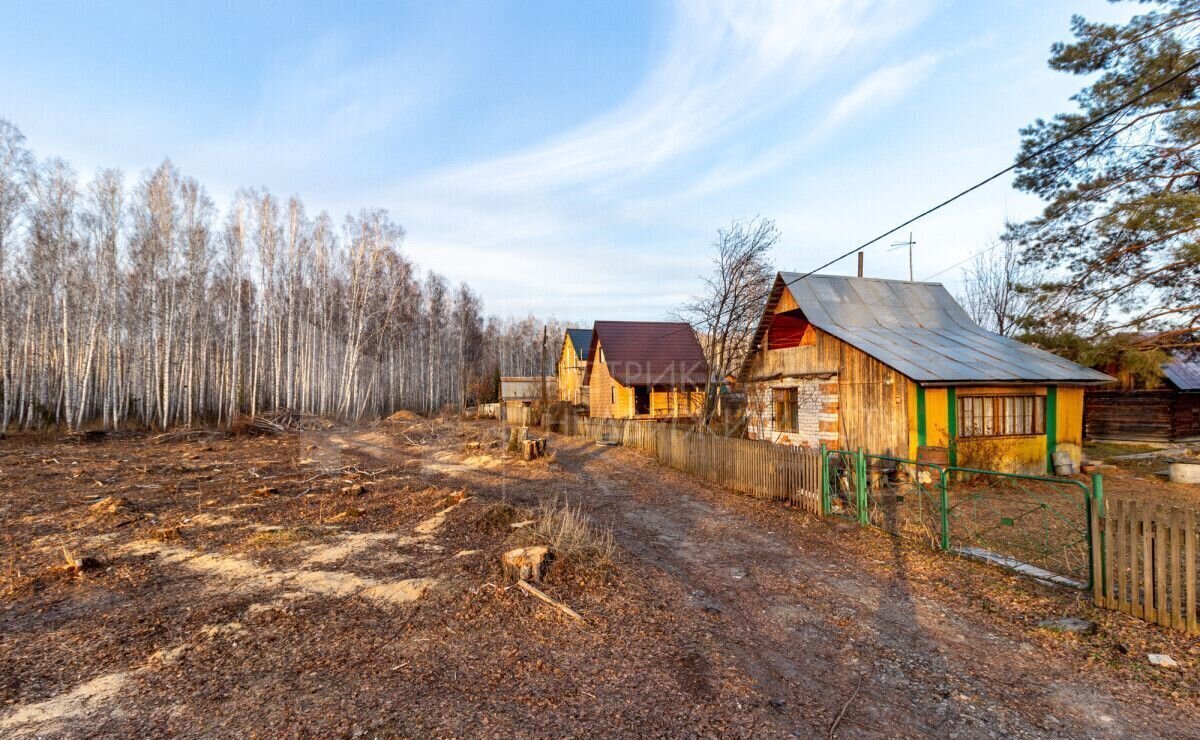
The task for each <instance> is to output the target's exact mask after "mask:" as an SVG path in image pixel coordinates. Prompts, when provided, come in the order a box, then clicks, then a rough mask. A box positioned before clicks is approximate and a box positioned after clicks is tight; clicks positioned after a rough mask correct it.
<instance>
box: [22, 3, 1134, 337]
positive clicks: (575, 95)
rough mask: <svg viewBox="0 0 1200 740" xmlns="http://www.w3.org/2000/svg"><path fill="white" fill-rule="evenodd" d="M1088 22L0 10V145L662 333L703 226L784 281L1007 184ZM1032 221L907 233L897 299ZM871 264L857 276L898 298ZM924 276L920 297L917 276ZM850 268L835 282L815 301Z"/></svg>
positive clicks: (1050, 14) (409, 6)
mask: <svg viewBox="0 0 1200 740" xmlns="http://www.w3.org/2000/svg"><path fill="white" fill-rule="evenodd" d="M1128 12H1129V9H1128V8H1126V7H1124V6H1117V7H1113V6H1110V5H1108V4H1107V3H1105V2H1102V1H1101V0H1078V1H1076V2H1066V1H1063V2H1052V1H1042V2H1038V1H1034V0H1030V1H1028V2H1025V1H1021V0H979V1H978V2H936V1H934V0H897V1H895V2H886V1H883V2H871V1H869V0H847V1H845V2H839V1H837V0H821V1H820V2H817V1H815V0H814V1H811V2H809V1H804V2H801V1H800V0H796V1H795V2H711V3H709V2H700V1H698V0H695V1H693V0H681V1H679V2H660V3H654V2H649V1H648V0H647V1H646V2H625V1H623V0H617V1H613V0H609V1H607V2H557V3H551V2H530V1H521V2H515V1H514V2H478V3H463V2H437V3H428V2H425V3H417V2H413V3H400V2H379V3H368V2H342V3H312V4H309V5H304V4H301V3H294V4H292V3H288V4H285V3H254V2H236V3H232V2H231V3H220V2H188V3H185V2H178V3H160V4H152V3H145V2H129V3H119V2H117V3H103V4H102V3H91V2H88V3H84V2H80V3H59V2H36V3H34V2H28V3H13V4H12V6H11V7H10V8H9V9H8V10H7V11H6V14H5V15H6V18H7V22H6V23H5V24H3V25H0V69H3V70H4V72H3V73H2V74H0V117H5V118H8V119H9V120H11V121H12V122H13V123H15V124H17V125H18V126H19V127H20V128H21V129H22V130H23V131H24V133H25V134H26V136H27V137H28V139H29V143H30V145H31V146H32V147H33V148H34V149H35V151H36V152H37V153H38V154H39V155H41V156H48V155H58V156H63V157H65V158H66V159H68V160H69V161H70V162H72V163H73V164H74V165H75V167H76V168H77V169H78V170H79V171H80V172H81V173H83V174H84V175H89V174H90V173H91V172H92V171H94V170H95V169H96V168H97V167H100V166H118V167H121V168H123V169H124V170H126V172H127V173H128V174H129V175H130V176H131V177H132V176H137V175H139V174H140V173H141V172H142V171H143V170H144V169H146V168H147V167H150V166H152V165H155V164H157V163H158V162H159V161H161V160H162V159H163V158H164V157H167V156H169V157H170V158H171V159H172V160H174V161H175V162H176V164H177V165H178V166H179V167H180V168H181V169H182V170H183V171H184V172H186V173H187V174H190V175H192V176H195V177H197V178H198V179H199V180H200V181H201V182H202V183H204V184H205V185H206V186H207V187H208V189H209V191H210V193H211V194H212V195H213V197H214V198H215V199H216V200H217V202H218V204H220V205H223V204H224V203H226V202H227V201H228V199H229V197H230V196H231V195H232V193H233V192H234V191H235V190H236V189H237V188H238V187H240V186H266V187H268V188H270V189H271V190H272V191H273V192H275V193H276V194H277V195H281V196H287V195H291V194H298V195H300V196H301V197H302V198H303V199H304V201H305V203H306V204H307V206H308V208H309V210H310V212H312V213H316V212H317V211H319V210H321V209H325V210H328V211H330V212H331V213H332V214H334V216H335V217H337V218H339V219H340V217H341V215H342V214H344V213H345V212H347V211H349V210H357V209H358V208H360V207H367V206H370V207H382V208H386V209H388V210H389V211H390V212H391V213H392V215H393V217H394V218H395V219H396V220H397V221H398V222H400V223H401V224H403V225H404V226H405V228H406V229H407V230H408V239H407V242H406V250H407V251H408V253H409V254H410V255H411V256H412V257H413V259H414V260H415V261H416V262H418V263H419V264H420V265H422V266H424V267H428V268H432V269H436V270H438V271H439V272H442V273H443V274H445V275H446V276H447V277H449V278H450V279H452V280H455V281H458V280H465V281H467V282H469V283H470V284H471V285H472V286H474V287H475V288H476V289H477V290H478V291H479V292H480V293H481V294H482V295H483V296H484V298H485V300H486V302H487V305H488V308H489V310H491V311H493V312H498V313H501V314H517V315H520V314H525V313H528V312H534V313H537V314H555V315H557V316H559V317H567V318H579V319H597V318H646V319H654V318H661V317H664V316H665V315H666V314H667V313H668V312H669V311H670V310H671V309H672V308H674V307H676V306H678V305H679V303H681V302H682V301H683V300H684V299H685V297H686V296H687V295H688V293H689V292H691V291H693V290H695V289H696V288H697V284H698V280H697V276H698V275H699V274H700V273H702V272H703V271H705V269H706V267H707V262H706V261H707V256H708V253H709V243H710V242H711V240H712V238H713V236H714V235H715V233H716V230H717V229H718V228H719V227H721V226H724V225H726V224H728V223H729V221H730V220H731V219H733V218H739V217H743V218H744V217H750V216H754V215H762V216H768V217H771V218H774V219H776V221H777V222H778V224H779V226H780V228H781V230H782V233H783V238H782V240H781V242H780V245H779V247H778V249H777V251H776V254H775V257H776V261H777V264H778V265H779V267H781V268H782V269H788V270H797V271H803V270H807V269H810V268H813V267H816V266H817V265H819V264H821V263H823V262H825V261H826V260H827V259H828V258H829V257H831V256H833V255H835V254H838V253H840V252H843V251H846V250H847V249H850V248H851V247H853V246H854V245H855V244H857V243H859V242H861V241H863V240H865V239H867V238H869V237H871V236H875V235H876V234H877V233H878V232H880V231H882V230H884V229H886V228H888V227H889V226H892V225H894V224H895V223H898V222H900V221H902V220H904V219H905V218H907V217H908V216H910V215H912V214H914V213H916V212H918V211H920V210H923V209H924V208H925V207H927V206H929V205H931V204H932V203H934V202H936V201H938V200H941V199H942V198H944V197H945V196H946V195H949V194H951V193H953V192H956V191H957V190H959V189H961V188H962V187H963V186H966V185H968V184H970V183H972V182H973V181H974V180H977V179H980V178H981V177H983V176H985V175H987V174H990V173H991V172H993V171H995V170H997V169H999V168H1001V167H1003V166H1005V165H1007V164H1009V163H1010V162H1011V161H1012V159H1013V156H1014V154H1015V152H1016V150H1017V145H1018V141H1019V136H1018V130H1019V128H1020V127H1021V126H1023V125H1025V124H1027V123H1029V122H1030V121H1032V120H1033V119H1034V118H1036V117H1038V116H1050V115H1053V114H1054V113H1056V112H1059V111H1061V110H1064V107H1065V106H1067V105H1068V100H1067V99H1068V97H1069V96H1070V95H1071V94H1072V93H1073V92H1075V91H1076V90H1077V89H1078V88H1079V87H1080V80H1078V79H1072V78H1070V77H1068V76H1067V75H1063V74H1060V73H1054V72H1051V71H1050V70H1049V69H1047V67H1046V57H1047V55H1048V50H1049V46H1050V44H1051V43H1052V42H1054V41H1056V40H1065V39H1066V38H1067V36H1068V23H1069V19H1070V16H1071V14H1072V13H1081V14H1083V15H1085V16H1088V17H1089V18H1097V19H1115V18H1119V17H1122V16H1123V15H1127V14H1128ZM1037 210H1038V203H1037V201H1035V200H1033V199H1032V198H1030V197H1028V196H1025V195H1022V194H1019V193H1016V192H1015V191H1013V190H1012V189H1011V187H1010V186H1009V184H1008V181H1007V180H1005V181H1001V182H997V183H994V184H992V185H990V186H988V187H987V188H985V189H983V190H981V191H979V192H977V193H975V194H973V195H971V196H969V197H968V198H966V199H964V200H963V201H960V202H959V203H956V204H955V205H953V206H951V207H949V208H947V209H945V210H944V211H943V212H941V213H939V214H936V215H935V216H932V217H930V218H928V219H926V220H924V221H921V222H919V223H918V224H916V225H915V226H913V227H912V231H913V234H914V238H915V240H916V242H917V247H916V252H915V272H916V277H917V278H918V279H921V278H924V277H927V276H930V275H933V274H935V273H940V274H938V275H937V278H936V279H939V280H942V281H944V282H946V283H947V284H949V285H950V287H951V288H952V289H954V288H955V287H957V286H956V285H955V281H957V280H959V279H960V277H961V275H960V268H958V267H955V265H956V264H957V263H959V262H961V261H962V260H964V259H966V258H968V257H969V256H970V255H971V254H972V253H974V252H976V251H978V250H980V249H982V248H985V247H986V246H987V245H988V244H989V243H990V242H991V241H992V240H993V239H994V237H995V236H996V235H997V234H998V233H999V232H1000V230H1001V229H1002V226H1003V222H1004V220H1005V218H1023V217H1027V216H1029V215H1031V214H1033V213H1035V212H1036V211H1037ZM907 231H908V230H907V229H906V230H905V232H904V234H898V235H897V236H896V238H894V239H892V238H889V239H887V240H884V246H878V245H877V246H876V247H874V248H872V249H871V250H869V251H868V253H867V257H866V263H867V274H868V275H872V276H876V277H892V278H906V277H907V257H906V255H905V254H904V253H903V250H897V251H894V252H888V251H887V247H886V244H887V243H889V242H892V241H899V240H900V239H901V238H902V237H903V236H906V235H907ZM947 268H949V269H947ZM853 269H854V265H853V264H852V262H851V260H846V261H845V262H844V263H841V264H839V265H837V266H835V267H834V268H831V269H830V270H829V271H830V272H843V273H845V272H849V271H851V270H853Z"/></svg>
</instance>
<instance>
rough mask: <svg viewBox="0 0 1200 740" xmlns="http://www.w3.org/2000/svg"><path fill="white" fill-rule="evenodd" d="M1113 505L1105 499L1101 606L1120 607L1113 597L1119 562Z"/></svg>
mask: <svg viewBox="0 0 1200 740" xmlns="http://www.w3.org/2000/svg"><path fill="white" fill-rule="evenodd" d="M1112 511H1113V507H1112V503H1111V502H1110V501H1105V512H1104V573H1103V574H1101V575H1102V578H1103V581H1104V600H1103V601H1102V602H1101V604H1100V606H1104V607H1108V608H1109V609H1120V608H1121V606H1120V601H1119V600H1116V601H1114V599H1113V584H1114V583H1115V582H1116V573H1117V562H1116V550H1115V548H1114V545H1115V544H1116V543H1115V542H1114V540H1116V537H1117V535H1116V529H1117V527H1116V526H1114V525H1115V524H1116V521H1115V520H1114V519H1113V515H1112Z"/></svg>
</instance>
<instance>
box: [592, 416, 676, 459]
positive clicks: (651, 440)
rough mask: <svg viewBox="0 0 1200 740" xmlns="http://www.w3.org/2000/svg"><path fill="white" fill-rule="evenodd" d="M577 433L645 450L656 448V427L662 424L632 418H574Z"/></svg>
mask: <svg viewBox="0 0 1200 740" xmlns="http://www.w3.org/2000/svg"><path fill="white" fill-rule="evenodd" d="M575 421H576V428H577V429H578V432H577V433H578V434H581V435H583V436H585V437H588V438H589V439H592V440H595V441H596V442H606V443H609V444H617V445H622V446H624V447H634V448H636V449H639V450H644V451H646V452H655V451H656V450H657V449H658V431H657V430H658V429H659V428H660V427H662V428H666V427H665V426H664V425H661V424H656V423H654V422H652V421H637V420H634V419H591V418H579V419H576V420H575Z"/></svg>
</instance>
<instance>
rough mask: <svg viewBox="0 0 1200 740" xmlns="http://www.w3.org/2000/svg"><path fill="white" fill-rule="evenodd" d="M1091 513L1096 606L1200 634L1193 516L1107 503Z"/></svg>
mask: <svg viewBox="0 0 1200 740" xmlns="http://www.w3.org/2000/svg"><path fill="white" fill-rule="evenodd" d="M1100 508H1101V507H1095V510H1094V511H1093V513H1092V535H1093V537H1094V538H1097V539H1098V540H1099V542H1096V543H1094V546H1093V547H1092V559H1093V569H1094V572H1095V573H1096V574H1097V575H1096V577H1095V578H1094V589H1095V593H1094V596H1095V600H1096V604H1097V606H1102V607H1106V608H1108V609H1113V610H1115V611H1121V612H1125V613H1126V614H1129V615H1132V616H1134V617H1138V618H1139V619H1144V620H1146V621H1147V622H1154V623H1156V624H1160V625H1162V626H1164V627H1170V628H1173V629H1178V630H1184V631H1187V632H1189V633H1192V634H1197V633H1200V627H1197V618H1198V616H1200V615H1198V614H1197V611H1196V609H1197V604H1196V601H1197V600H1196V588H1197V585H1200V584H1198V583H1197V580H1196V565H1197V563H1196V550H1197V542H1196V540H1197V536H1198V535H1200V533H1198V532H1197V530H1196V510H1195V509H1191V508H1185V507H1182V506H1171V505H1168V504H1158V503H1149V502H1145V501H1140V500H1136V499H1127V498H1122V497H1106V500H1105V501H1104V506H1103V509H1104V511H1100Z"/></svg>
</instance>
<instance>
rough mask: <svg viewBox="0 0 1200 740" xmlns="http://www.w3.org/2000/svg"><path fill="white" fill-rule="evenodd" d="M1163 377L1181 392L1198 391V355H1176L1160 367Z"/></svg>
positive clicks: (1199, 364) (1199, 354)
mask: <svg viewBox="0 0 1200 740" xmlns="http://www.w3.org/2000/svg"><path fill="white" fill-rule="evenodd" d="M1162 371H1163V375H1166V376H1167V380H1169V381H1171V384H1172V385H1174V386H1175V387H1176V388H1178V389H1179V390H1181V391H1200V353H1195V354H1191V355H1188V354H1184V353H1182V352H1179V353H1176V354H1175V355H1174V359H1172V360H1171V361H1170V362H1168V363H1166V364H1164V365H1163V366H1162Z"/></svg>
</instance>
